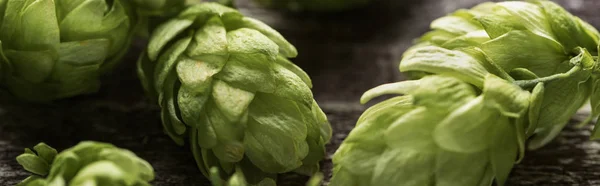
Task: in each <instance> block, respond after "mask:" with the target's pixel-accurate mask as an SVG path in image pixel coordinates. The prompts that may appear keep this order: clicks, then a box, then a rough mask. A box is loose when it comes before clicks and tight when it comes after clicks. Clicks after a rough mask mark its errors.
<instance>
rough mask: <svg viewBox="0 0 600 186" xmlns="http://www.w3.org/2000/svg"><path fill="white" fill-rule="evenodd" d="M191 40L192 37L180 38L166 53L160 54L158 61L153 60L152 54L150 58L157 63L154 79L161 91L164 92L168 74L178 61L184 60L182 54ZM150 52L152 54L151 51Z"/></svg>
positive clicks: (156, 87)
mask: <svg viewBox="0 0 600 186" xmlns="http://www.w3.org/2000/svg"><path fill="white" fill-rule="evenodd" d="M190 41H191V38H190V37H186V38H184V39H181V40H178V41H177V42H176V43H175V44H173V45H172V46H171V47H170V48H169V49H168V50H167V51H165V54H164V55H162V56H160V58H159V59H158V61H155V60H152V57H151V56H150V59H151V60H152V61H154V62H155V63H156V66H155V67H154V68H155V70H154V81H155V83H156V84H155V85H154V88H155V89H156V90H157V91H159V93H160V92H162V91H161V90H163V86H164V84H165V81H166V79H167V77H168V75H169V74H170V73H171V71H172V70H173V69H174V68H176V65H177V63H178V61H180V60H182V59H181V58H180V56H181V55H182V53H183V52H184V51H185V49H186V48H187V46H188V45H189V43H190ZM148 52H150V51H148ZM148 54H149V55H150V53H148ZM159 96H160V95H159Z"/></svg>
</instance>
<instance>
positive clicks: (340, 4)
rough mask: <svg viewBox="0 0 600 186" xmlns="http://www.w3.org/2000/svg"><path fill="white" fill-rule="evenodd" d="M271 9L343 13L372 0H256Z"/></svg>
mask: <svg viewBox="0 0 600 186" xmlns="http://www.w3.org/2000/svg"><path fill="white" fill-rule="evenodd" d="M256 1H257V2H258V3H260V4H263V5H265V6H270V7H282V8H289V9H291V10H309V11H341V10H348V9H352V8H356V7H360V6H363V5H366V4H367V3H369V2H370V0H256Z"/></svg>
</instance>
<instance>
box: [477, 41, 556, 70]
mask: <svg viewBox="0 0 600 186" xmlns="http://www.w3.org/2000/svg"><path fill="white" fill-rule="evenodd" d="M523 41H528V42H523ZM482 49H483V51H484V52H485V54H486V55H488V56H489V57H490V58H491V59H492V60H493V61H494V62H496V63H497V64H498V65H499V66H501V67H502V68H503V69H504V70H505V71H507V72H510V71H511V70H512V69H515V68H526V69H528V70H530V71H531V72H533V73H535V74H536V75H538V76H540V77H544V76H549V75H552V74H554V73H557V71H556V70H557V69H558V67H559V65H560V64H561V63H562V62H564V61H566V60H567V56H566V55H565V54H564V52H563V51H564V49H563V47H562V46H561V45H559V44H557V43H555V42H553V41H551V40H548V39H546V38H543V37H540V36H538V35H535V34H534V33H532V32H529V31H510V32H508V33H506V34H505V35H502V36H500V37H498V38H496V39H493V40H491V41H489V42H486V43H484V44H483V45H482ZM523 51H530V52H523Z"/></svg>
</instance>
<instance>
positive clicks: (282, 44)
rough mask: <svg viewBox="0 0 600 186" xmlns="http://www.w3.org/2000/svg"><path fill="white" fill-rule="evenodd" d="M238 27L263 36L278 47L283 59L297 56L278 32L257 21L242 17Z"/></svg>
mask: <svg viewBox="0 0 600 186" xmlns="http://www.w3.org/2000/svg"><path fill="white" fill-rule="evenodd" d="M240 27H242V28H250V29H254V30H257V31H259V32H260V33H262V34H264V35H265V36H267V37H268V38H269V39H270V40H272V41H273V42H275V43H276V44H277V45H278V46H279V53H280V54H281V55H283V56H285V57H288V58H293V57H296V56H297V55H298V51H297V50H296V48H295V47H294V46H293V45H292V44H291V43H289V42H288V41H287V40H286V39H285V38H284V37H283V36H282V35H281V34H279V32H277V31H276V30H275V29H273V28H271V27H269V25H267V24H265V23H263V22H261V21H259V20H256V19H253V18H250V17H244V18H242V19H241V23H240Z"/></svg>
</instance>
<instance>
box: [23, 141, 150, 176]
mask: <svg viewBox="0 0 600 186" xmlns="http://www.w3.org/2000/svg"><path fill="white" fill-rule="evenodd" d="M17 161H18V162H19V164H21V165H22V166H23V168H25V170H27V171H29V172H31V173H33V174H35V175H33V176H30V177H28V178H27V179H25V180H23V181H22V182H21V183H19V184H18V185H19V186H49V185H52V186H67V185H96V186H114V185H123V186H144V185H150V184H149V182H150V181H152V180H153V179H154V170H153V169H152V166H151V165H150V164H149V163H148V162H146V161H145V160H143V159H141V158H139V157H137V156H136V155H135V154H134V153H133V152H131V151H129V150H126V149H120V148H117V147H115V146H113V145H111V144H107V143H100V142H93V141H85V142H81V143H79V144H77V145H76V146H74V147H72V148H70V149H67V150H64V151H62V152H61V153H58V154H57V151H56V150H55V149H53V148H52V147H50V146H48V145H46V144H44V143H40V144H38V145H36V146H35V147H33V150H31V149H25V153H23V154H21V155H20V156H18V157H17Z"/></svg>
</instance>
